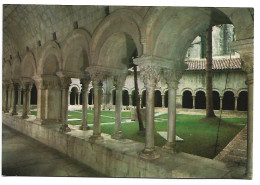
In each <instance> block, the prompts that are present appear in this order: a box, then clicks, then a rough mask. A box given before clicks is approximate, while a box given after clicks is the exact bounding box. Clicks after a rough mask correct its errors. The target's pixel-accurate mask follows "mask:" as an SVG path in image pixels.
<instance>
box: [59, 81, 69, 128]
mask: <svg viewBox="0 0 260 185" xmlns="http://www.w3.org/2000/svg"><path fill="white" fill-rule="evenodd" d="M60 82H61V89H62V92H61V99H62V101H61V127H60V132H62V133H66V132H70V131H71V129H70V128H69V126H68V123H67V122H68V94H69V87H70V84H71V79H70V78H68V77H60Z"/></svg>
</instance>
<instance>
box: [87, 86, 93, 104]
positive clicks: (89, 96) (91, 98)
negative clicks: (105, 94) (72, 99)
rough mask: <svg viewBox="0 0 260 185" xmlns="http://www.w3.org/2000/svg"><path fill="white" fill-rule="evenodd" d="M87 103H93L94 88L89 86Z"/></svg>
mask: <svg viewBox="0 0 260 185" xmlns="http://www.w3.org/2000/svg"><path fill="white" fill-rule="evenodd" d="M88 104H89V105H93V104H94V89H93V88H91V89H90V91H89V94H88Z"/></svg>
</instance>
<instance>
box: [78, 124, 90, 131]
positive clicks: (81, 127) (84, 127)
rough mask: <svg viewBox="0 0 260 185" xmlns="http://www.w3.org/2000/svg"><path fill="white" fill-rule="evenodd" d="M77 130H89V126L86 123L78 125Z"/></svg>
mask: <svg viewBox="0 0 260 185" xmlns="http://www.w3.org/2000/svg"><path fill="white" fill-rule="evenodd" d="M79 130H90V127H89V126H87V125H85V126H82V125H81V126H80V127H79Z"/></svg>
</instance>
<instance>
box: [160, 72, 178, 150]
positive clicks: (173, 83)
mask: <svg viewBox="0 0 260 185" xmlns="http://www.w3.org/2000/svg"><path fill="white" fill-rule="evenodd" d="M163 72H164V78H165V79H166V83H167V85H168V129H167V142H166V144H165V145H164V146H163V150H164V151H166V152H169V153H174V152H175V145H176V144H175V141H176V91H177V89H178V84H179V80H180V78H181V76H182V70H177V69H165V70H164V71H163Z"/></svg>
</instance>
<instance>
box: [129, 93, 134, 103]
mask: <svg viewBox="0 0 260 185" xmlns="http://www.w3.org/2000/svg"><path fill="white" fill-rule="evenodd" d="M129 106H133V99H132V94H129Z"/></svg>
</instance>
